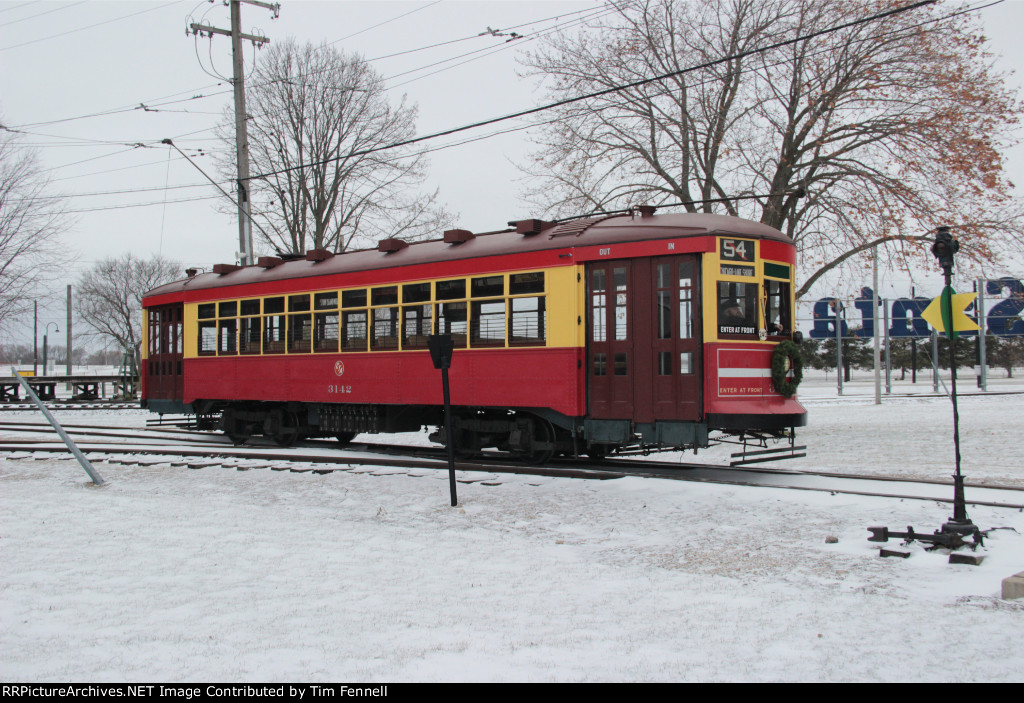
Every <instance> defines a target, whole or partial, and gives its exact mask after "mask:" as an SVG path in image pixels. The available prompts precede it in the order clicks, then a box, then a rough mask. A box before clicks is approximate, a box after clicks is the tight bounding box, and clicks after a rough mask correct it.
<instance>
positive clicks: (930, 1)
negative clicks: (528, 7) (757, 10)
mask: <svg viewBox="0 0 1024 703" xmlns="http://www.w3.org/2000/svg"><path fill="white" fill-rule="evenodd" d="M937 2H938V0H920V1H919V2H915V3H912V4H910V5H905V6H903V7H898V8H894V9H892V10H886V11H884V12H879V13H876V14H874V15H870V16H868V17H862V18H860V19H857V20H851V21H850V22H844V23H843V24H840V25H836V26H834V27H828V28H825V29H821V30H818V31H816V32H810V33H808V34H803V35H800V36H798V37H795V38H793V39H786V40H783V41H780V42H775V43H773V44H769V45H768V46H764V47H760V48H757V49H750V50H748V51H744V52H740V53H738V54H730V55H729V56H724V57H721V58H718V59H714V60H712V61H706V62H704V63H702V64H698V65H696V66H691V67H689V68H684V69H680V70H678V71H670V72H668V73H663V74H660V75H658V76H654V77H653V78H644V79H642V80H638V81H633V82H631V83H625V84H622V85H617V86H612V87H610V88H605V89H603V90H598V91H594V92H591V93H586V94H584V95H578V96H576V97H572V98H565V99H563V100H558V101H556V102H553V103H548V104H546V105H540V106H538V107H532V108H528V109H526V110H520V111H518V112H513V113H510V114H507V115H503V116H501V117H493V118H491V119H487V120H481V121H479V122H474V123H472V124H468V125H462V126H460V127H453V128H451V129H446V130H442V131H440V132H434V133H432V134H427V135H423V136H421V137H413V138H411V139H405V140H402V141H400V142H395V143H393V144H386V145H384V146H379V147H372V148H370V149H362V150H358V151H353V152H350V153H348V154H346V155H344V156H337V157H332V158H329V159H323V160H321V161H314V162H312V163H305V164H298V165H296V166H289V167H287V168H283V169H277V170H274V171H267V172H266V173H260V174H256V175H253V176H249V180H256V179H259V178H266V177H269V176H276V175H278V174H281V173H287V172H289V171H296V170H298V169H302V168H310V167H313V166H321V165H324V164H328V163H331V162H334V161H340V160H342V159H347V158H351V157H353V156H364V155H366V154H372V153H374V152H378V151H385V150H387V149H396V148H398V147H402V146H408V145H410V144H416V143H419V142H423V141H427V140H429V139H437V138H438V137H444V136H448V135H450V134H457V133H458V132H464V131H466V130H470V129H476V128H478V127H485V126H487V125H490V124H495V123H498V122H504V121H506V120H512V119H517V118H519V117H526V116H527V115H533V114H537V113H539V112H544V111H546V110H551V109H554V108H556V107H562V106H563V105H571V104H574V103H578V102H582V101H584V100H590V99H592V98H598V97H601V96H603V95H609V94H611V93H617V92H621V91H624V90H629V89H630V88H638V87H640V86H643V85H647V84H649V83H655V82H658V81H662V80H665V79H666V78H672V77H674V76H679V75H683V74H685V73H690V72H693V71H698V70H702V69H705V68H710V67H711V66H716V65H718V64H721V63H725V62H727V61H734V60H736V59H741V58H744V57H746V56H751V55H754V54H761V53H764V52H766V51H771V50H774V49H779V48H782V47H784V46H790V45H792V44H796V43H799V42H802V41H807V40H809V39H814V38H816V37H819V36H824V35H826V34H831V33H833V32H838V31H841V30H843V29H848V28H850V27H856V26H859V25H862V24H867V23H869V22H874V21H877V20H881V19H885V18H886V17H892V16H894V15H898V14H902V13H904V12H909V11H910V10H916V9H918V8H921V7H925V6H927V5H934V4H935V3H937Z"/></svg>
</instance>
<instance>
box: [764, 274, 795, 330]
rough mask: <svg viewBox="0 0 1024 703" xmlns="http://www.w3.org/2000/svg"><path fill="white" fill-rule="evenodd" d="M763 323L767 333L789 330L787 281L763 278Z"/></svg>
mask: <svg viewBox="0 0 1024 703" xmlns="http://www.w3.org/2000/svg"><path fill="white" fill-rule="evenodd" d="M765 289H766V290H765V296H766V300H765V325H766V326H767V328H768V334H769V335H783V334H788V333H789V330H790V314H789V283H788V282H785V281H773V280H771V279H766V280H765Z"/></svg>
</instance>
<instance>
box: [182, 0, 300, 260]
mask: <svg viewBox="0 0 1024 703" xmlns="http://www.w3.org/2000/svg"><path fill="white" fill-rule="evenodd" d="M243 2H245V3H248V4H250V5H258V6H260V7H263V8H266V9H268V10H270V11H271V12H273V13H274V17H273V18H274V19H277V17H278V15H279V14H280V12H281V5H280V3H268V2H260V1H259V0H231V30H230V31H229V30H226V29H219V28H217V27H210V26H207V25H203V24H196V23H195V22H193V23H192V24H190V25H189V28H190V29H191V30H192V33H193V34H197V35H200V36H202V35H203V33H204V32H205V33H206V34H207V35H208V36H211V37H212V36H213V35H214V34H223V35H225V36H228V37H231V53H232V56H233V61H232V64H233V77H232V81H231V83H232V85H233V86H234V88H235V152H236V157H237V163H238V183H237V185H238V248H239V259H240V260H239V263H240V264H241V265H242V266H251V265H252V263H253V256H252V218H251V211H250V207H249V132H248V129H247V127H246V111H245V70H244V66H243V64H242V40H243V39H245V40H246V41H251V42H252V43H253V46H263V45H264V44H269V43H270V40H269V39H267V38H266V37H261V36H257V35H254V34H244V33H243V32H242V3H243Z"/></svg>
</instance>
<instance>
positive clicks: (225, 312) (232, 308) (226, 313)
mask: <svg viewBox="0 0 1024 703" xmlns="http://www.w3.org/2000/svg"><path fill="white" fill-rule="evenodd" d="M237 314H238V302H237V301H235V300H229V301H228V302H226V303H221V304H220V305H218V306H217V317H234V316H235V315H237Z"/></svg>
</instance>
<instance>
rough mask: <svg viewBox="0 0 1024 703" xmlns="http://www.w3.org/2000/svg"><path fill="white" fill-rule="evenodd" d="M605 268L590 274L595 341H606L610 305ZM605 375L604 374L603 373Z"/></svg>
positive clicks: (592, 334) (592, 322)
mask: <svg viewBox="0 0 1024 703" xmlns="http://www.w3.org/2000/svg"><path fill="white" fill-rule="evenodd" d="M604 279H605V275H604V269H594V270H593V271H591V276H590V291H591V306H590V309H591V311H592V315H591V324H592V325H593V329H592V330H591V336H592V337H593V340H594V341H595V342H603V341H605V334H606V332H605V323H606V320H605V310H606V308H607V306H608V299H607V295H608V294H607V291H606V289H605V280H604ZM602 375H603V374H602Z"/></svg>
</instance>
